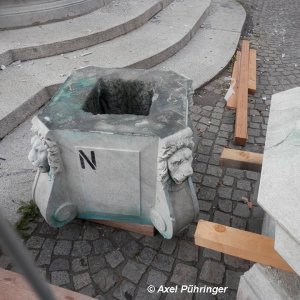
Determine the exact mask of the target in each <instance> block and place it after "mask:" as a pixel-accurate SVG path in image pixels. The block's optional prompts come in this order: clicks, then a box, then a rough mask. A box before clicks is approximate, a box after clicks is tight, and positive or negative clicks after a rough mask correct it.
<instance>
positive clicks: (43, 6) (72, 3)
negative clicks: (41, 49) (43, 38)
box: [0, 0, 111, 29]
mask: <svg viewBox="0 0 300 300" xmlns="http://www.w3.org/2000/svg"><path fill="white" fill-rule="evenodd" d="M109 1H111V0H44V1H43V0H31V1H28V0H27V1H24V0H23V1H22V0H21V1H20V0H1V3H0V29H3V28H16V27H23V26H31V25H32V24H42V23H46V22H55V21H57V20H62V19H68V18H74V17H76V16H80V15H84V14H88V13H90V12H92V11H93V10H95V9H98V8H100V7H102V6H103V5H105V4H107V3H108V2H109Z"/></svg>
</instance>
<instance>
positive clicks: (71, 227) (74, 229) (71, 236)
mask: <svg viewBox="0 0 300 300" xmlns="http://www.w3.org/2000/svg"><path fill="white" fill-rule="evenodd" d="M80 234H81V226H80V225H78V224H68V225H65V226H64V227H62V228H60V229H59V232H58V236H57V238H58V239H63V240H77V239H78V238H79V236H80Z"/></svg>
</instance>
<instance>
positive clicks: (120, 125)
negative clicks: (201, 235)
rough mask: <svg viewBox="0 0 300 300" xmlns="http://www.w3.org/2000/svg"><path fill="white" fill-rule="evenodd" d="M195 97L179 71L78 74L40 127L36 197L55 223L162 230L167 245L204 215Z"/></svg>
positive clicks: (34, 156) (38, 121)
mask: <svg viewBox="0 0 300 300" xmlns="http://www.w3.org/2000/svg"><path fill="white" fill-rule="evenodd" d="M191 93H192V82H191V80H188V79H186V78H184V77H182V76H179V75H177V74H175V73H173V72H159V71H144V70H130V69H100V68H93V67H89V68H85V69H81V70H78V71H76V72H74V73H73V74H72V75H71V76H70V77H69V79H68V80H67V81H66V82H65V83H64V84H63V86H62V87H61V88H60V89H59V91H58V92H57V93H56V94H55V95H54V97H53V98H52V100H51V101H50V102H49V104H48V105H47V106H46V107H45V109H44V110H43V112H42V113H40V114H39V115H38V116H37V117H35V118H34V119H33V131H34V133H35V136H34V137H33V139H32V150H31V152H30V154H29V159H30V160H31V161H32V163H33V164H34V166H36V167H37V168H38V173H37V175H36V179H35V183H34V186H33V198H34V200H35V201H36V203H37V205H38V206H39V208H40V211H41V213H42V215H43V216H44V218H45V219H46V221H47V222H48V223H49V224H50V225H52V226H54V227H59V226H62V225H64V224H66V223H68V222H70V221H71V220H72V219H73V218H75V217H80V218H85V219H98V220H112V221H123V222H131V223H140V224H153V225H154V226H155V227H156V228H157V230H158V231H159V232H160V233H161V234H162V235H163V236H164V237H165V238H171V237H172V236H173V234H174V233H176V232H178V231H180V230H182V229H183V228H185V227H186V226H187V225H188V224H190V222H192V221H193V220H194V219H195V218H196V217H197V214H198V210H199V207H198V201H197V198H196V195H195V192H194V188H193V183H192V180H191V175H192V173H193V170H192V167H191V164H192V150H193V146H194V143H193V132H192V130H191V128H190V127H189V126H188V124H189V119H188V106H189V101H191V99H192V98H191V97H192V96H191Z"/></svg>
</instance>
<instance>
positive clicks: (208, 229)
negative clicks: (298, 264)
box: [195, 220, 294, 272]
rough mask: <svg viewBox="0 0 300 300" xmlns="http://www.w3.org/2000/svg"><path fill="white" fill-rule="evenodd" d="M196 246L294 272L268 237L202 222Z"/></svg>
mask: <svg viewBox="0 0 300 300" xmlns="http://www.w3.org/2000/svg"><path fill="white" fill-rule="evenodd" d="M195 244H196V245H197V246H201V247H205V248H209V249H212V250H215V251H219V252H222V253H225V254H228V255H232V256H236V257H240V258H243V259H246V260H250V261H253V262H257V263H260V264H263V265H266V266H272V267H274V268H277V269H280V270H283V271H288V272H294V271H293V269H292V268H291V267H290V266H289V265H288V264H287V263H286V262H285V260H283V258H282V257H281V256H280V255H279V254H278V253H277V252H276V251H275V250H274V240H273V239H272V238H270V237H268V236H264V235H260V234H256V233H252V232H248V231H243V230H240V229H236V228H232V227H228V226H224V225H221V224H216V223H212V222H208V221H202V220H201V221H199V222H198V225H197V229H196V233H195Z"/></svg>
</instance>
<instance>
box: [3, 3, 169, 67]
mask: <svg viewBox="0 0 300 300" xmlns="http://www.w3.org/2000/svg"><path fill="white" fill-rule="evenodd" d="M172 1H173V0H126V1H124V0H113V1H111V0H106V2H105V3H108V4H107V5H106V6H104V7H102V8H100V9H98V10H96V11H94V12H92V13H90V14H88V15H84V16H81V17H77V18H74V19H70V20H65V21H61V22H55V23H50V24H45V25H41V26H33V27H27V28H22V29H15V30H5V31H0V40H1V43H0V65H5V66H7V65H9V64H11V63H12V62H13V61H17V60H21V61H23V60H30V59H36V58H42V57H48V56H53V55H57V54H61V53H67V52H70V51H75V50H79V49H83V48H87V47H90V46H94V45H97V44H100V43H102V42H105V41H108V40H111V39H113V38H116V37H118V36H120V35H123V34H126V33H128V32H130V31H132V30H134V29H137V28H138V27H140V26H142V25H143V24H145V23H146V22H147V21H148V20H149V19H151V18H152V17H153V16H154V15H156V14H157V13H158V12H159V11H160V10H161V9H163V8H165V7H166V6H167V5H169V4H170V3H171V2H172ZM109 2H110V3H109Z"/></svg>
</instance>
